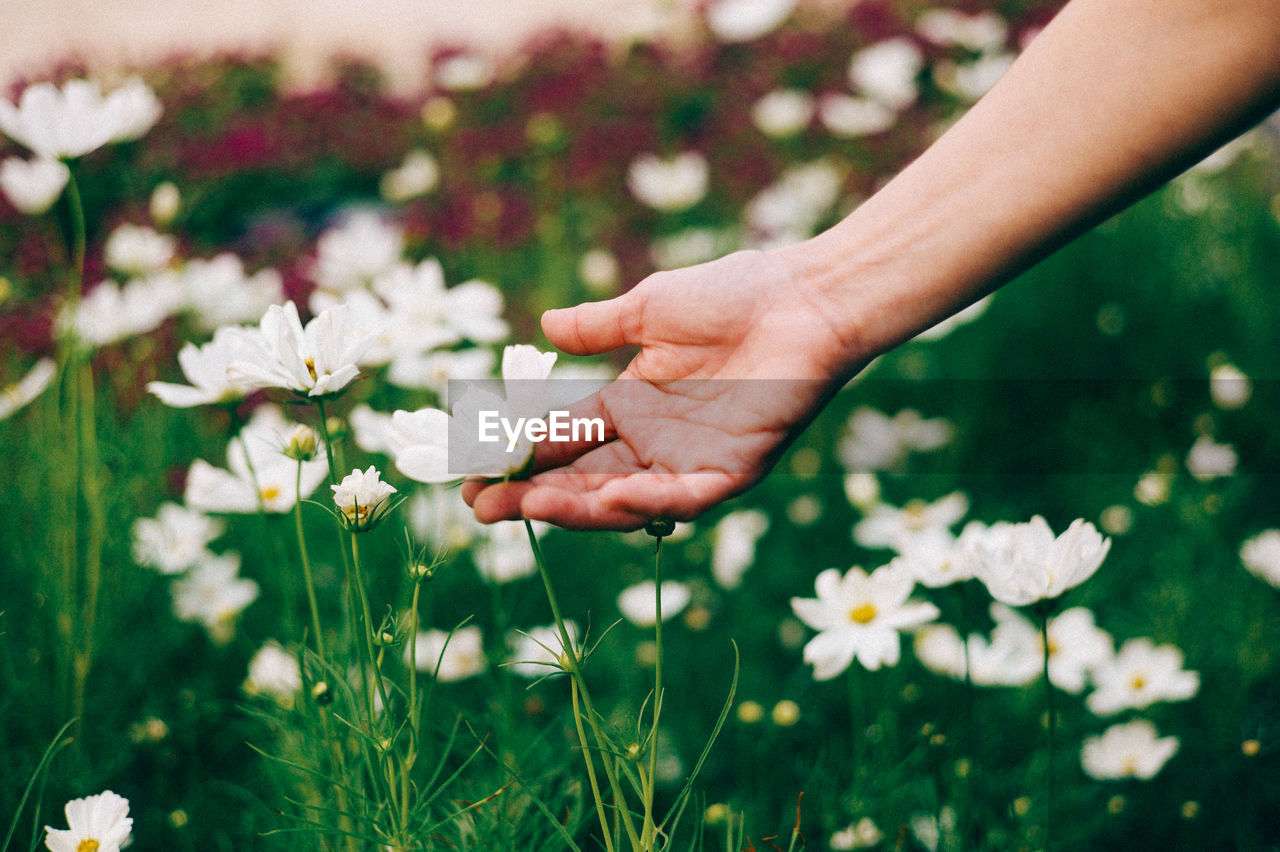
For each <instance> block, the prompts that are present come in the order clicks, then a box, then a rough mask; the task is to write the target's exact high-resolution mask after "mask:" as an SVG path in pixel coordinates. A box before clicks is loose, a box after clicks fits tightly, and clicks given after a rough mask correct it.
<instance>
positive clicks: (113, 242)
mask: <svg viewBox="0 0 1280 852" xmlns="http://www.w3.org/2000/svg"><path fill="white" fill-rule="evenodd" d="M177 248H178V241H177V240H176V239H174V238H173V237H171V236H169V235H168V234H161V233H159V232H158V231H155V230H153V229H152V228H148V227H147V226H146V225H130V224H124V225H121V226H119V227H118V228H116V229H115V230H114V231H112V232H111V234H110V235H109V236H108V237H107V242H106V244H105V245H104V246H103V255H104V258H105V260H106V262H107V266H109V267H111V268H112V269H114V270H115V271H116V272H119V273H121V274H123V275H127V276H130V277H139V276H143V275H148V274H150V273H152V272H158V271H159V270H161V269H163V268H164V267H166V266H168V265H169V261H171V260H173V256H174V253H175V252H176V251H177Z"/></svg>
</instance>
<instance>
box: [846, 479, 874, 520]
mask: <svg viewBox="0 0 1280 852" xmlns="http://www.w3.org/2000/svg"><path fill="white" fill-rule="evenodd" d="M844 496H845V499H847V500H848V501H849V505H850V506H853V507H854V508H855V509H860V510H861V511H863V512H868V511H870V510H871V508H872V507H873V506H876V505H878V504H879V503H880V480H879V479H877V478H876V475H875V474H874V473H871V472H869V471H862V472H855V473H848V474H845V477H844Z"/></svg>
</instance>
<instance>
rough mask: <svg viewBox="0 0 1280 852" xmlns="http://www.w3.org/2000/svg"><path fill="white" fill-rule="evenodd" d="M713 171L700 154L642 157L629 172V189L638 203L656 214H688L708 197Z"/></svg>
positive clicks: (693, 152) (643, 155)
mask: <svg viewBox="0 0 1280 852" xmlns="http://www.w3.org/2000/svg"><path fill="white" fill-rule="evenodd" d="M709 180H710V168H709V166H708V165H707V158H706V157H705V156H703V155H702V154H701V153H699V152H697V151H684V152H683V153H680V154H676V155H675V156H674V157H669V158H660V157H658V155H656V154H640V155H639V156H637V157H636V158H635V159H634V160H632V161H631V165H630V166H629V167H628V168H627V188H628V189H630V190H631V194H632V195H634V196H635V197H636V199H637V200H638V201H640V202H641V203H642V204H645V205H647V206H649V207H652V208H653V209H654V210H660V211H662V212H664V213H676V212H679V211H681V210H687V209H689V208H690V207H692V206H693V205H695V204H697V203H698V202H699V201H701V200H702V198H703V196H705V195H706V194H707V185H708V182H709Z"/></svg>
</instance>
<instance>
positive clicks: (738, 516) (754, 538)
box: [711, 509, 769, 589]
mask: <svg viewBox="0 0 1280 852" xmlns="http://www.w3.org/2000/svg"><path fill="white" fill-rule="evenodd" d="M768 529H769V516H768V515H766V514H765V513H764V512H762V511H760V510H759V509H742V510H740V511H737V512H730V513H729V514H727V515H725V516H724V517H723V518H721V519H720V520H719V521H718V522H717V523H716V526H715V529H714V530H713V531H712V533H711V536H712V539H713V540H714V541H715V545H714V547H713V549H712V551H711V576H713V577H715V578H716V582H717V583H719V584H720V586H721V587H722V588H725V589H736V588H738V586H740V585H742V575H743V574H744V573H745V572H746V570H747V569H748V568H750V567H751V564H752V563H753V562H755V559H756V543H757V542H759V541H760V537H761V536H763V535H764V534H765V531H766V530H768Z"/></svg>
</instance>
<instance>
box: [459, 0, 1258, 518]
mask: <svg viewBox="0 0 1280 852" xmlns="http://www.w3.org/2000/svg"><path fill="white" fill-rule="evenodd" d="M1277 106H1280V0H1216V2H1214V0H1161V2H1150V0H1074V2H1072V3H1070V4H1068V6H1067V7H1066V8H1065V9H1064V10H1063V11H1062V12H1061V13H1060V14H1059V15H1058V17H1057V18H1056V19H1055V20H1054V21H1053V22H1052V23H1051V24H1050V25H1049V26H1048V27H1046V29H1045V30H1044V32H1043V33H1041V34H1040V36H1038V37H1037V38H1036V40H1035V41H1034V42H1033V43H1032V45H1031V46H1030V47H1029V48H1028V49H1027V51H1026V52H1025V53H1024V54H1023V56H1022V57H1020V58H1019V60H1018V61H1017V62H1016V63H1015V64H1014V66H1013V68H1012V69H1010V71H1009V72H1008V73H1007V74H1006V75H1005V77H1004V78H1003V79H1002V80H1001V81H1000V82H999V83H998V84H997V85H996V87H995V88H994V89H993V90H992V91H991V92H990V93H989V94H988V95H987V96H986V97H985V98H984V99H983V100H982V101H980V102H979V103H978V104H977V105H976V106H975V107H974V108H973V109H971V110H970V111H969V112H968V113H967V114H966V115H965V117H964V118H963V119H961V120H960V121H959V122H957V124H956V125H955V126H954V127H953V128H952V129H951V130H950V131H949V132H948V133H947V134H945V135H944V136H943V137H942V138H941V139H940V140H938V142H936V143H935V144H934V145H933V146H932V147H930V148H929V150H928V151H926V152H925V153H924V154H923V155H922V156H921V157H920V158H919V159H917V160H916V161H915V162H914V163H912V164H911V165H910V166H908V167H907V168H906V169H904V170H903V172H902V173H901V174H899V175H898V176H897V177H896V178H895V179H894V180H893V181H891V182H890V183H889V184H888V185H887V186H886V187H885V188H884V189H883V190H881V191H880V192H879V193H877V194H876V195H875V196H874V197H873V198H871V199H870V200H868V201H867V202H866V203H865V204H863V205H862V206H861V207H859V208H858V209H857V210H855V211H854V212H853V213H851V214H850V215H849V217H848V218H846V219H845V220H844V221H843V222H841V223H839V224H838V225H836V226H835V227H833V228H832V229H831V230H829V231H827V232H825V233H823V234H820V235H819V236H817V237H815V238H814V239H812V240H809V241H807V242H805V243H802V244H800V245H797V246H793V247H789V248H786V249H780V250H776V251H774V252H771V253H768V254H761V253H756V252H742V253H738V254H735V255H730V256H729V257H726V258H722V259H721V260H718V261H713V262H712V263H708V264H703V265H701V266H696V267H690V268H688V269H682V270H676V271H672V272H663V273H658V274H656V275H653V276H650V277H649V278H647V279H645V280H644V281H642V282H641V283H640V284H639V285H637V286H636V287H635V288H634V289H633V290H631V291H630V292H629V293H627V294H626V295H623V296H620V297H618V298H616V299H611V300H608V301H605V302H597V303H590V304H584V305H578V306H576V307H573V308H568V309H564V310H558V311H548V312H547V313H546V314H544V316H543V321H542V324H543V330H544V331H545V332H546V335H547V338H548V339H549V340H550V341H551V343H552V344H554V345H555V346H557V347H559V348H561V349H563V350H564V351H566V352H569V353H571V354H575V355H586V354H594V353H600V352H607V351H609V350H612V349H616V348H619V347H621V346H626V345H637V346H639V347H640V352H639V354H638V355H637V356H636V357H635V359H634V360H633V361H632V362H631V364H630V365H629V366H628V368H627V370H626V372H625V373H624V374H623V379H625V380H628V381H627V382H626V384H625V385H615V386H610V387H609V388H606V389H605V390H603V391H601V392H600V394H598V395H596V396H595V397H592V398H590V399H588V400H584V401H583V403H581V404H580V407H579V410H578V412H576V413H584V414H589V415H590V416H603V417H604V418H605V419H606V421H607V422H608V424H609V426H610V431H609V432H608V433H607V435H606V438H607V441H606V443H604V444H603V445H599V446H595V445H578V446H566V445H559V446H556V445H551V444H542V445H540V450H543V452H542V454H541V455H540V456H539V457H538V459H537V465H538V468H539V469H540V470H541V471H542V472H540V473H538V474H536V475H535V476H533V477H532V478H531V479H529V480H527V481H524V482H510V483H480V482H471V483H467V485H466V486H464V489H463V497H464V498H465V499H466V500H467V502H468V503H469V504H470V505H471V506H472V507H473V508H474V510H475V513H476V517H477V518H479V519H480V520H481V521H486V522H492V521H497V520H502V519H507V518H518V517H527V518H536V519H542V520H548V521H551V522H553V523H556V524H559V525H561V526H567V527H590V528H613V529H632V528H635V527H638V526H641V525H643V524H644V523H645V522H646V521H648V520H649V519H652V518H655V517H669V518H675V519H688V518H692V517H696V516H697V515H698V514H700V513H702V512H704V511H706V510H707V509H709V508H711V507H712V506H715V505H716V504H718V503H720V502H721V501H723V500H725V499H727V498H729V497H731V496H733V495H735V494H738V493H740V492H741V491H743V490H745V489H746V488H749V487H750V486H751V485H753V484H754V483H755V482H757V481H759V479H761V478H762V477H763V476H764V475H765V474H766V473H767V472H768V470H769V467H770V466H771V465H772V463H773V462H774V460H776V458H777V456H778V455H779V453H780V452H781V451H782V449H784V448H785V447H786V445H787V444H788V443H789V442H790V441H791V440H793V439H794V438H795V436H796V435H797V434H798V433H799V431H800V430H802V429H803V428H804V426H805V425H806V424H807V423H808V422H809V421H810V420H811V419H812V418H813V417H814V416H815V415H816V413H817V412H818V410H820V408H821V407H822V405H823V404H824V403H825V402H826V400H827V399H828V398H829V396H830V395H831V394H832V393H834V391H835V390H836V389H838V388H839V387H840V386H841V385H842V384H843V382H844V380H845V379H846V378H847V377H849V376H850V375H852V374H854V373H856V372H857V371H858V370H859V369H861V368H862V366H864V365H865V364H866V363H867V362H868V361H870V359H871V358H873V357H875V356H876V355H878V354H880V353H881V352H884V351H887V350H888V349H891V348H893V347H894V346H896V345H898V344H899V343H901V342H903V341H905V340H907V339H910V338H911V337H912V336H914V335H915V334H916V333H918V332H919V331H921V330H923V329H925V328H928V327H929V326H930V325H932V324H933V323H935V322H937V321H938V320H940V319H942V318H943V317H945V316H947V315H950V314H951V313H954V312H955V311H957V310H959V309H960V308H962V307H963V306H965V305H966V304H969V303H970V302H972V301H974V300H975V299H977V298H979V297H980V296H981V295H983V294H984V293H986V292H989V291H990V290H992V289H994V288H996V287H998V286H1000V285H1001V284H1003V283H1005V282H1006V281H1008V280H1009V279H1010V278H1012V277H1013V276H1015V275H1016V274H1017V273H1019V272H1021V271H1022V270H1023V269H1025V268H1027V267H1028V266H1030V265H1032V264H1033V263H1035V262H1036V261H1038V260H1040V259H1041V258H1043V257H1044V256H1045V255H1046V254H1048V253H1050V252H1052V251H1053V250H1054V249H1056V248H1057V247H1058V246H1059V245H1061V244H1062V243H1063V242H1065V241H1066V240H1068V239H1070V238H1071V237H1073V236H1074V235H1076V234H1078V233H1079V232H1080V231H1082V230H1084V229H1086V228H1088V227H1089V226H1091V225H1092V224H1094V223H1096V222H1097V221H1099V220H1100V219H1102V218H1104V217H1105V216H1107V215H1109V214H1111V213H1112V212H1114V211H1115V210H1117V209H1119V208H1121V207H1123V206H1125V205H1126V204H1128V203H1130V202H1131V201H1133V200H1134V199H1136V198H1138V197H1140V196H1141V195H1143V194H1145V193H1146V192H1148V191H1150V190H1151V189H1152V188H1154V187H1155V186H1157V185H1159V183H1161V182H1162V181H1164V180H1167V179H1168V178H1169V177H1171V176H1172V175H1174V174H1176V173H1177V172H1178V171H1180V170H1181V169H1182V168H1185V167H1186V166H1187V165H1189V164H1191V163H1193V162H1195V160H1196V159H1197V158H1199V157H1202V156H1204V155H1205V154H1207V153H1208V152H1209V151H1211V150H1212V149H1213V148H1214V147H1216V146H1217V145H1219V144H1221V143H1222V142H1224V141H1226V140H1227V139H1229V138H1231V137H1232V136H1233V135H1235V134H1237V133H1239V132H1241V131H1242V130H1243V129H1245V128H1246V127H1248V126H1250V125H1251V124H1252V123H1254V122H1256V121H1257V120H1259V119H1260V118H1262V117H1263V116H1265V115H1266V114H1267V113H1268V112H1269V111H1271V110H1274V109H1275V108H1276V107H1277ZM684 379H702V380H721V379H726V380H727V379H733V380H748V379H749V380H757V379H772V380H794V381H788V382H785V383H783V382H780V383H779V384H778V385H777V386H776V387H779V388H785V391H784V392H780V393H775V394H772V395H770V399H769V400H768V401H767V402H765V401H763V400H762V399H761V398H760V397H761V396H762V395H761V394H760V393H759V392H758V390H757V391H752V390H750V389H751V388H757V389H758V388H759V387H762V386H763V385H761V384H759V383H756V382H743V381H734V382H720V381H714V382H710V383H705V382H685V381H679V382H677V383H676V384H674V385H672V384H668V382H670V381H671V380H684ZM631 380H634V381H631ZM641 383H643V384H644V385H645V387H644V388H641V389H639V390H638V389H637V387H636V386H637V385H639V384H641ZM693 471H698V472H697V473H694V472H693Z"/></svg>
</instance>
